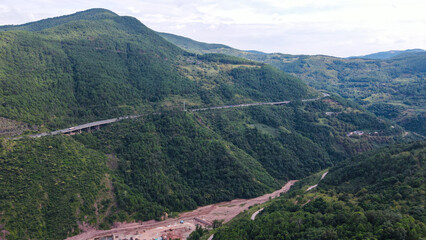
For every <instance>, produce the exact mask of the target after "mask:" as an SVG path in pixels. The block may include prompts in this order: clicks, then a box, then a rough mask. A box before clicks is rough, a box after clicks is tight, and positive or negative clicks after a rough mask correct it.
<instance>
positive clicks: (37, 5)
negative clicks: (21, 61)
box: [0, 0, 426, 57]
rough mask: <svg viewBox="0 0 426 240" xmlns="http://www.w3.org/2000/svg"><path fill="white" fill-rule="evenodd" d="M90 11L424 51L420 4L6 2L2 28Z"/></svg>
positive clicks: (286, 46)
mask: <svg viewBox="0 0 426 240" xmlns="http://www.w3.org/2000/svg"><path fill="white" fill-rule="evenodd" d="M90 8H105V9H108V10H111V11H113V12H115V13H117V14H118V15H125V16H133V17H136V18H137V19H138V20H140V21H141V22H142V23H143V24H145V25H146V26H148V27H149V28H151V29H153V30H155V31H159V32H167V33H172V34H176V35H180V36H184V37H189V38H191V39H194V40H197V41H201V42H208V43H221V44H226V45H228V46H231V47H234V48H238V49H245V50H258V51H264V52H281V53H288V54H310V55H313V54H325V55H332V56H338V57H348V56H357V55H364V54H369V53H374V52H380V51H388V50H405V49H413V48H422V49H425V48H426V32H425V31H423V30H424V29H426V15H425V14H423V12H424V9H426V2H425V1H420V0H406V1H396V0H388V1H384V0H358V1H346V0H341V1H335V0H316V1H315V0H262V1H260V0H248V1H224V0H215V1H211V0H201V1H188V0H178V1H171V0H157V1H152V0H149V1H143V2H141V1H137V0H121V1H120V2H117V1H112V0H106V1H105V0H104V1H102V2H100V1H96V0H94V1H82V0H75V1H53V0H30V1H22V0H14V1H11V0H3V1H2V2H1V3H0V25H10V24H15V25H16V24H23V23H27V22H31V21H37V20H41V19H45V18H50V17H56V16H61V15H67V14H72V13H75V12H78V11H84V10H87V9H90ZM422 29H423V30H422Z"/></svg>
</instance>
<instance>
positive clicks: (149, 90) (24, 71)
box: [0, 9, 316, 128]
mask: <svg viewBox="0 0 426 240" xmlns="http://www.w3.org/2000/svg"><path fill="white" fill-rule="evenodd" d="M0 29H3V30H4V31H0V44H1V46H0V73H1V75H0V79H1V84H2V88H1V93H0V96H2V103H1V104H0V115H1V116H2V117H6V118H10V119H14V120H19V121H23V122H26V123H29V124H38V125H41V124H43V125H47V126H48V127H52V128H57V127H65V126H69V124H70V123H82V122H85V121H89V120H95V119H102V118H107V117H113V116H120V115H125V114H132V113H138V112H147V111H153V110H154V109H158V108H159V107H161V106H164V105H172V104H173V105H179V107H181V105H183V102H184V101H186V102H187V103H188V104H189V106H192V105H196V106H202V105H209V104H224V102H226V103H234V102H240V101H261V100H274V101H275V100H277V101H278V100H283V99H286V100H287V99H298V98H299V99H300V98H302V97H309V96H314V95H315V94H316V93H314V92H313V91H310V90H308V88H306V86H305V84H304V83H302V82H301V81H300V80H298V79H296V78H294V77H292V76H290V75H286V74H284V73H282V72H280V71H277V70H274V69H272V68H270V67H268V66H264V65H262V64H258V63H254V62H250V61H246V60H243V59H237V58H232V57H228V56H220V55H216V56H214V57H212V56H210V57H209V56H196V55H194V54H189V53H187V52H184V51H183V50H181V49H180V48H178V47H176V46H174V45H172V44H170V43H169V42H167V41H165V40H164V39H163V38H162V37H160V36H158V35H157V34H156V33H155V32H153V31H152V30H150V29H148V28H146V27H145V26H144V25H143V24H141V23H140V22H139V21H138V20H136V19H134V18H131V17H120V16H117V15H115V14H114V13H112V12H110V11H106V10H101V9H95V10H90V11H85V12H81V13H77V14H74V15H70V16H65V17H59V18H53V19H47V20H42V21H39V22H35V23H29V24H25V25H21V26H6V27H3V28H0ZM249 68H250V69H251V70H250V71H251V72H250V76H252V78H250V80H251V81H254V82H256V81H260V80H261V78H262V76H266V75H268V76H272V77H273V78H271V79H273V80H272V81H274V82H273V83H271V85H269V86H268V87H273V86H274V87H273V89H274V90H275V91H280V95H277V94H276V93H274V92H271V91H262V88H263V87H265V86H259V89H258V90H257V91H254V90H252V89H251V88H250V89H249V87H250V86H248V83H247V82H244V83H243V82H241V81H235V83H234V79H237V80H238V77H239V75H238V73H239V72H240V71H241V69H249ZM204 75H205V77H204ZM268 79H269V78H268ZM254 84H255V83H254ZM280 86H285V87H280ZM259 90H260V91H259ZM249 92H250V93H249ZM223 95H226V98H225V97H223ZM237 96H242V97H241V99H240V98H238V97H237Z"/></svg>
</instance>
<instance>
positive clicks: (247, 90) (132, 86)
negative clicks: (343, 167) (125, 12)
mask: <svg viewBox="0 0 426 240" xmlns="http://www.w3.org/2000/svg"><path fill="white" fill-rule="evenodd" d="M0 29H2V31H0V83H1V86H2V87H1V88H0V96H1V98H0V101H1V104H0V117H1V119H0V120H1V122H0V123H1V125H0V127H1V128H0V133H2V135H1V139H0V140H1V145H0V161H1V163H2V164H0V179H1V181H0V182H1V184H0V192H1V194H2V195H1V198H0V227H1V230H2V231H3V230H4V232H5V233H7V239H63V238H65V237H66V236H73V235H76V234H78V233H79V232H82V231H85V230H87V229H88V228H90V227H95V228H103V229H105V228H109V227H111V226H112V224H113V223H114V222H124V221H127V222H130V221H137V220H149V219H160V218H161V217H162V216H163V215H164V214H165V213H168V214H169V215H170V216H175V215H176V214H177V212H181V211H186V210H191V209H194V208H196V207H197V206H200V205H205V204H209V203H215V202H219V201H224V200H231V199H234V198H249V197H255V196H259V195H261V194H264V193H267V192H271V191H273V190H275V189H278V188H279V187H280V186H281V185H282V184H283V183H284V182H285V181H287V180H289V179H301V178H303V177H305V176H308V175H310V174H312V173H314V172H317V171H319V170H321V169H324V168H326V167H330V166H332V165H335V164H337V163H338V162H340V161H342V160H343V159H345V158H347V157H348V156H351V155H353V154H356V153H358V152H363V151H367V150H371V149H374V148H377V147H379V146H383V145H386V144H390V143H395V142H401V141H405V140H406V139H410V138H411V137H412V136H406V135H405V134H404V132H403V130H402V129H401V128H400V127H398V126H393V125H392V123H390V122H388V121H385V120H381V119H378V118H377V117H375V116H374V115H373V114H371V113H370V112H368V111H366V110H365V109H363V108H361V107H360V106H359V105H357V104H356V103H353V102H350V101H347V100H344V99H342V98H340V97H338V96H336V95H331V96H329V97H323V98H320V99H318V100H316V101H308V102H304V101H302V100H303V99H310V98H315V97H319V96H322V94H320V93H319V92H318V91H315V90H313V89H312V88H309V87H308V86H307V85H306V84H305V83H303V82H302V81H301V80H299V79H297V78H296V77H294V76H291V75H288V74H285V73H283V72H282V71H280V70H278V69H276V68H274V67H272V66H269V65H265V64H263V63H258V62H253V61H251V60H247V59H242V58H238V57H235V56H229V55H223V54H205V55H197V54H194V53H189V52H186V51H184V50H182V49H180V48H178V47H177V46H175V45H172V44H171V43H169V42H167V41H166V40H164V39H163V38H162V37H160V36H159V35H157V34H156V33H155V32H153V31H152V30H150V29H148V28H146V27H145V26H144V25H143V24H141V23H140V22H139V21H137V20H136V19H134V18H131V17H120V16H118V15H116V14H114V13H112V12H110V11H107V10H103V9H93V10H88V11H84V12H80V13H76V14H73V15H69V16H64V17H58V18H53V19H46V20H42V21H39V22H34V23H28V24H25V25H21V26H4V27H1V28H0ZM283 100H292V102H291V103H290V104H288V105H282V106H253V107H246V108H232V109H221V110H219V109H217V110H209V111H200V112H191V111H182V107H183V106H182V105H183V103H184V102H185V103H186V107H187V108H189V109H191V108H199V107H207V106H221V105H226V104H236V103H250V102H261V101H263V102H269V101H283ZM135 113H144V114H146V115H145V116H144V117H141V118H138V119H127V120H123V121H121V122H118V123H114V124H111V125H108V126H104V127H102V128H101V130H100V131H96V132H94V133H83V134H80V135H75V136H55V137H52V136H48V137H42V138H37V139H27V138H23V139H20V140H12V139H10V138H8V137H9V136H11V135H13V134H14V133H22V132H24V134H28V132H29V131H43V130H47V129H57V128H61V127H69V126H72V125H73V124H77V123H86V122H89V121H93V120H98V119H105V118H111V117H118V116H123V115H128V114H135ZM151 113H155V114H151ZM25 129H26V130H25ZM25 131H27V132H26V133H25ZM354 131H363V132H364V134H362V135H357V134H355V135H349V133H350V132H354ZM4 133H7V134H8V135H7V134H4Z"/></svg>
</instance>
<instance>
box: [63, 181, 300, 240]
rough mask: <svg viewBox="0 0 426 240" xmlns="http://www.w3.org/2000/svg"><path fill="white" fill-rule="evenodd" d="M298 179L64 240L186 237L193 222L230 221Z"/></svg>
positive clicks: (287, 187) (192, 226)
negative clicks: (174, 215)
mask: <svg viewBox="0 0 426 240" xmlns="http://www.w3.org/2000/svg"><path fill="white" fill-rule="evenodd" d="M296 182H297V180H291V181H288V182H287V183H286V184H285V185H284V186H283V187H282V188H281V189H279V190H277V191H275V192H273V193H269V194H265V195H263V196H260V197H257V198H252V199H234V200H232V201H229V202H221V203H216V204H211V205H207V206H204V207H199V208H197V209H196V210H194V211H191V212H185V213H182V214H180V215H179V217H178V218H170V219H167V220H164V221H160V222H158V221H154V220H150V221H145V222H140V223H123V224H120V225H119V226H118V227H116V228H113V229H111V230H89V231H87V232H85V233H82V234H80V235H77V236H74V237H70V238H68V239H67V240H92V239H98V238H99V239H102V237H113V238H112V239H130V238H133V239H140V240H142V239H156V238H159V237H164V236H165V237H166V239H169V238H171V239H175V238H180V239H186V238H187V237H188V236H189V234H191V232H193V231H194V230H195V228H196V225H197V224H198V225H203V226H205V225H211V224H212V222H213V221H214V220H219V221H220V220H223V222H224V223H226V222H229V221H230V220H231V219H232V218H234V217H235V216H237V215H238V214H239V213H241V212H243V211H245V210H247V209H249V207H251V206H253V205H255V204H261V203H264V202H267V201H268V200H270V199H272V198H275V197H278V196H280V194H281V193H285V192H287V191H288V190H290V187H291V186H292V185H293V184H294V183H296Z"/></svg>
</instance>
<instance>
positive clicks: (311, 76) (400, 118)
mask: <svg viewBox="0 0 426 240" xmlns="http://www.w3.org/2000/svg"><path fill="white" fill-rule="evenodd" d="M160 34H161V36H163V37H164V38H165V39H167V40H169V41H170V42H172V43H174V44H176V45H178V46H180V47H182V48H183V49H185V50H187V51H193V52H197V53H225V54H229V55H232V56H238V57H243V58H247V59H251V60H255V61H260V62H264V63H267V64H271V65H273V66H275V67H277V68H279V69H281V70H283V71H285V72H288V73H291V74H293V75H295V76H297V77H299V78H301V79H302V80H304V81H305V82H306V83H308V84H309V85H310V86H312V87H314V88H316V89H324V90H327V91H330V92H335V93H338V94H340V95H341V96H343V97H345V98H350V99H352V100H355V101H357V102H358V103H359V104H361V105H362V106H364V107H365V108H368V109H369V110H370V111H373V112H374V113H375V114H377V115H378V116H383V117H386V118H388V119H391V120H393V121H395V122H397V123H398V124H400V125H401V126H403V127H404V128H406V129H408V130H410V131H414V132H417V133H420V134H422V135H426V126H425V124H424V122H425V121H426V109H425V106H426V102H425V96H426V88H425V84H424V82H425V78H426V68H425V66H426V64H425V62H426V53H425V52H424V51H416V50H415V51H409V52H401V53H400V54H398V55H395V56H392V58H385V59H359V58H354V59H344V58H337V57H330V56H320V55H318V56H308V55H289V54H281V53H271V54H265V53H259V52H252V51H242V50H238V49H234V48H230V47H227V46H222V45H217V44H213V45H211V44H210V45H209V44H205V43H199V42H196V41H193V40H191V39H189V38H184V37H180V36H176V35H172V34H163V33H160Z"/></svg>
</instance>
